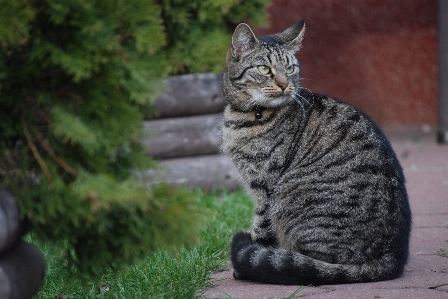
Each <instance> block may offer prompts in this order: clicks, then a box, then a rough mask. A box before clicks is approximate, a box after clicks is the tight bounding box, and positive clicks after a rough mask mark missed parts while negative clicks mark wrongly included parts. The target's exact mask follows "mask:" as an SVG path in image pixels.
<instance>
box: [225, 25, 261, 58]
mask: <svg viewBox="0 0 448 299" xmlns="http://www.w3.org/2000/svg"><path fill="white" fill-rule="evenodd" d="M257 43H258V39H257V38H256V37H255V34H254V33H253V31H252V29H250V27H249V25H247V24H245V23H241V24H239V25H238V26H237V27H236V29H235V32H234V33H233V36H232V46H231V52H232V56H233V57H234V58H236V59H237V60H240V59H241V57H243V56H244V54H245V53H248V52H249V51H250V50H252V49H253V48H254V47H255V45H256V44H257Z"/></svg>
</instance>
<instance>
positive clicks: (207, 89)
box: [155, 73, 225, 118]
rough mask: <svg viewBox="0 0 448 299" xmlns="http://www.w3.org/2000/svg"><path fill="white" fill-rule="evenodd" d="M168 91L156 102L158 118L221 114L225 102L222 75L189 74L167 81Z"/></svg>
mask: <svg viewBox="0 0 448 299" xmlns="http://www.w3.org/2000/svg"><path fill="white" fill-rule="evenodd" d="M164 82H165V84H166V86H167V90H166V91H165V92H164V93H162V94H161V95H160V97H159V98H157V99H156V101H155V107H156V110H157V114H156V117H159V118H166V117H179V116H188V115H202V114H210V113H216V112H220V111H222V110H223V109H224V106H225V101H224V98H223V97H222V94H221V75H217V74H214V73H201V74H188V75H181V76H173V77H170V78H168V79H166V80H165V81H164Z"/></svg>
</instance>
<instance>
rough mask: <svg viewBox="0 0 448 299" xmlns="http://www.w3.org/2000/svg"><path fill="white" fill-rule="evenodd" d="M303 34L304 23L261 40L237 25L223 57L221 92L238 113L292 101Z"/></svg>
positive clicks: (275, 106)
mask: <svg viewBox="0 0 448 299" xmlns="http://www.w3.org/2000/svg"><path fill="white" fill-rule="evenodd" d="M304 33H305V23H304V22H303V21H301V22H299V23H297V24H295V25H293V26H291V27H290V28H288V29H286V30H285V31H283V32H281V33H277V34H274V35H269V36H265V37H260V38H257V37H256V36H255V35H254V33H253V32H252V29H251V28H250V27H249V26H248V25H247V24H244V23H243V24H239V25H238V27H236V29H235V33H234V34H233V37H232V45H231V46H230V48H229V50H228V52H227V57H226V70H225V72H224V84H223V92H224V96H225V98H226V99H227V101H229V102H230V104H231V105H232V106H233V107H234V108H236V109H238V110H241V111H251V110H253V109H255V108H256V107H257V106H258V107H265V108H277V107H282V106H284V105H287V104H288V103H290V102H292V101H293V96H294V94H295V93H296V92H297V91H298V89H299V84H300V76H299V65H298V62H297V59H296V57H295V53H296V52H297V51H298V50H299V49H300V47H301V44H302V39H303V35H304Z"/></svg>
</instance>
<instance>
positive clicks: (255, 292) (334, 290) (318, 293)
mask: <svg viewBox="0 0 448 299" xmlns="http://www.w3.org/2000/svg"><path fill="white" fill-rule="evenodd" d="M386 133H387V134H388V136H389V138H390V140H391V141H392V145H393V147H394V149H395V151H396V153H397V156H398V158H399V159H400V161H401V164H402V167H403V169H404V172H405V176H406V180H407V189H408V194H409V200H410V205H411V209H412V213H413V230H412V234H411V243H410V259H409V262H408V264H407V266H406V268H405V272H404V275H403V276H402V277H400V278H397V279H394V280H389V281H381V282H374V283H359V284H345V285H328V286H320V287H303V288H301V289H300V290H298V287H299V286H278V285H266V284H259V283H254V282H247V281H239V280H234V279H233V278H232V274H231V271H230V268H229V269H227V270H225V271H222V272H219V273H215V274H213V275H212V278H213V279H214V280H215V283H216V285H215V287H214V288H211V289H209V290H207V292H206V293H205V294H204V297H205V298H229V299H230V298H239V299H263V298H310V299H326V298H344V299H349V298H356V299H359V298H368V299H377V298H382V299H386V298H388V299H389V298H390V299H395V298H396V299H404V298H412V299H438V298H440V299H442V298H443V299H447V298H448V145H444V146H441V145H437V144H436V143H435V142H434V139H435V138H434V137H433V134H421V132H415V131H414V132H411V133H410V132H409V131H407V132H405V133H403V132H399V131H398V132H397V131H396V130H392V131H389V132H388V131H386ZM296 291H297V292H296Z"/></svg>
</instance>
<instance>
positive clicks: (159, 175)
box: [137, 155, 239, 191]
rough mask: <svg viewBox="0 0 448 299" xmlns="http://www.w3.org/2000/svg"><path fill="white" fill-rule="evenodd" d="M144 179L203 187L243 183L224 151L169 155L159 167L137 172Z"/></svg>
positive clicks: (231, 188) (229, 186) (152, 181)
mask: <svg viewBox="0 0 448 299" xmlns="http://www.w3.org/2000/svg"><path fill="white" fill-rule="evenodd" d="M137 176H138V178H139V179H140V180H142V181H144V182H146V183H148V184H153V183H156V182H160V181H163V182H166V183H167V184H170V185H183V186H186V187H190V188H200V189H203V190H207V191H210V190H220V189H221V190H222V189H225V190H229V191H230V190H234V189H237V188H238V187H239V176H238V174H237V172H236V171H235V170H234V168H233V165H232V163H231V161H230V159H229V158H228V157H226V156H223V155H206V156H200V157H189V158H175V159H166V160H162V161H160V162H159V167H158V169H156V170H148V171H145V172H139V173H137Z"/></svg>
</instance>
